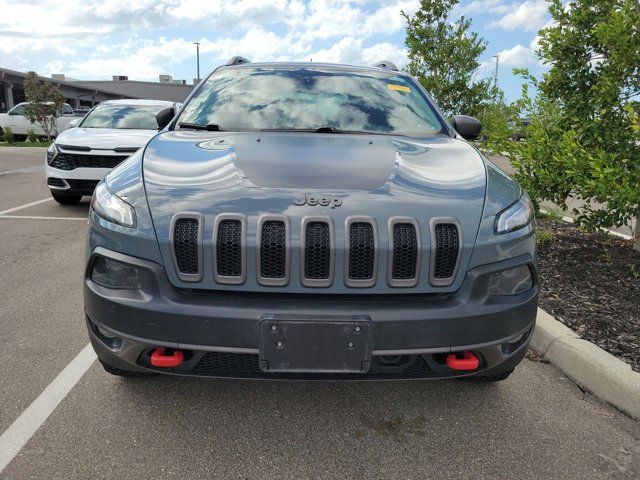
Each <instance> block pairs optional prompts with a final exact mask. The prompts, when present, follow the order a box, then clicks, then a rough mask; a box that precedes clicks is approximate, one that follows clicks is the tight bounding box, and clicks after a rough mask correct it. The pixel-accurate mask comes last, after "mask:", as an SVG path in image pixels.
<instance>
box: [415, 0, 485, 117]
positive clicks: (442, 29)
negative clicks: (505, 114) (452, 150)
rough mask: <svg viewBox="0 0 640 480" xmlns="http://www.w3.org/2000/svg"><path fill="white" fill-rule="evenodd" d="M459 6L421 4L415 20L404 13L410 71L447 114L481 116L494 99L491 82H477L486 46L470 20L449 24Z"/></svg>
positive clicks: (433, 0)
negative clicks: (485, 107)
mask: <svg viewBox="0 0 640 480" xmlns="http://www.w3.org/2000/svg"><path fill="white" fill-rule="evenodd" d="M458 3H459V0H421V1H420V8H419V9H418V11H417V12H416V14H415V15H414V16H409V15H407V14H406V13H405V12H402V15H403V16H404V18H405V19H406V21H407V37H406V40H405V43H406V45H407V47H408V48H409V65H408V66H407V71H408V72H409V73H410V74H411V75H413V76H415V77H416V78H417V79H418V80H419V81H420V83H421V84H422V85H423V86H424V87H425V89H426V90H427V91H428V92H429V93H431V94H432V95H433V96H434V97H435V99H436V101H437V103H438V105H439V106H440V108H442V110H443V111H444V112H445V113H446V114H448V115H455V114H465V115H474V116H478V115H479V114H480V112H481V111H482V108H483V106H484V105H486V104H487V103H489V102H490V101H492V100H493V97H494V91H493V89H492V86H491V80H490V79H480V80H478V79H475V74H476V71H477V69H478V67H479V66H480V63H479V62H478V57H479V56H480V55H482V53H483V52H484V51H485V49H486V48H487V42H486V41H485V40H484V39H482V38H481V37H479V36H478V34H477V33H475V32H472V31H471V20H469V19H467V18H465V17H464V16H462V17H460V18H459V19H457V20H456V21H455V22H453V23H450V21H449V20H450V16H451V10H452V8H453V7H454V6H456V5H457V4H458Z"/></svg>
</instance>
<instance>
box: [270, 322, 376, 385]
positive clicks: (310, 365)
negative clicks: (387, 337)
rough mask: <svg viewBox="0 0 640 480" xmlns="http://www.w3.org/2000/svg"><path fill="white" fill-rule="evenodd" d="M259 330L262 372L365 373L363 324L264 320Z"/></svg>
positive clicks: (367, 339) (366, 326)
mask: <svg viewBox="0 0 640 480" xmlns="http://www.w3.org/2000/svg"><path fill="white" fill-rule="evenodd" d="M261 330H262V331H261V333H262V342H261V348H260V367H261V368H262V369H263V370H264V371H268V372H309V373H357V372H366V371H367V370H368V369H369V361H370V355H371V348H370V344H371V324H370V323H369V322H368V321H366V320H357V321H354V320H346V319H345V320H341V319H335V320H311V319H310V320H306V319H301V320H298V319H287V320H282V319H279V318H267V319H264V320H263V321H262V322H261Z"/></svg>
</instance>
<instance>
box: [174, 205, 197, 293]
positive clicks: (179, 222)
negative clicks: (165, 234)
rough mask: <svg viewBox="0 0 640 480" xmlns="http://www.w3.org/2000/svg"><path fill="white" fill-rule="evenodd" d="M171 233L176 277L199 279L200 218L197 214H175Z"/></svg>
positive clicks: (192, 280)
mask: <svg viewBox="0 0 640 480" xmlns="http://www.w3.org/2000/svg"><path fill="white" fill-rule="evenodd" d="M172 235H173V238H172V240H173V254H174V260H175V264H176V270H177V274H178V278H180V279H181V280H183V281H186V282H195V281H199V280H201V279H202V219H201V218H200V217H199V216H198V215H197V214H179V215H176V216H175V217H174V219H173V228H172Z"/></svg>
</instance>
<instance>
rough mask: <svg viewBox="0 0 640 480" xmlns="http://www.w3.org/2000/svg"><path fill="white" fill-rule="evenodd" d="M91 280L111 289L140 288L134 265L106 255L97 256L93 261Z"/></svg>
mask: <svg viewBox="0 0 640 480" xmlns="http://www.w3.org/2000/svg"><path fill="white" fill-rule="evenodd" d="M91 281H92V282H94V283H96V284H98V285H100V286H101V287H105V288H111V289H123V290H139V289H140V274H139V271H138V269H137V268H136V267H134V266H132V265H127V264H125V263H122V262H118V261H117V260H112V259H110V258H106V257H98V258H96V259H95V261H94V262H93V266H92V267H91Z"/></svg>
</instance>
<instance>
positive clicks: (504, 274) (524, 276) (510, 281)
mask: <svg viewBox="0 0 640 480" xmlns="http://www.w3.org/2000/svg"><path fill="white" fill-rule="evenodd" d="M532 288H533V278H532V277H531V270H530V269H529V266H528V265H520V266H518V267H514V268H509V269H507V270H503V271H501V272H498V273H494V274H493V275H491V279H490V280H489V295H517V294H519V293H522V292H526V291H527V290H531V289H532Z"/></svg>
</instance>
